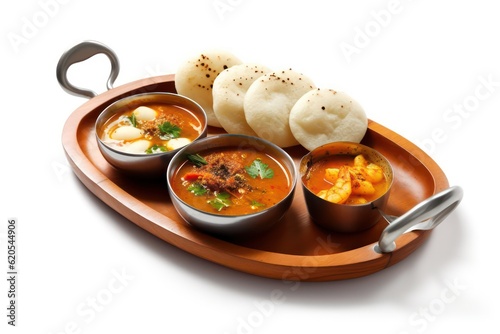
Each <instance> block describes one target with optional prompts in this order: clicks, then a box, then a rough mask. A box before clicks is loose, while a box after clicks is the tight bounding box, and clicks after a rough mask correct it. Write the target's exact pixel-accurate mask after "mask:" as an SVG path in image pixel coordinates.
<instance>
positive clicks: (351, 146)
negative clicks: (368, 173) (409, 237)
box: [299, 142, 394, 232]
mask: <svg viewBox="0 0 500 334" xmlns="http://www.w3.org/2000/svg"><path fill="white" fill-rule="evenodd" d="M358 154H363V155H365V157H366V158H367V159H368V160H369V161H372V162H374V163H376V164H377V165H379V166H380V167H381V168H382V169H383V170H384V174H385V176H386V178H387V181H388V187H387V191H386V192H385V193H384V194H383V195H382V196H380V197H379V198H377V199H375V200H374V201H372V202H368V203H365V204H357V205H346V204H337V203H332V202H329V201H327V200H325V199H322V198H320V197H318V196H317V195H316V194H314V193H313V192H312V191H311V190H309V188H307V186H306V184H305V182H304V180H305V178H307V177H308V171H309V169H310V168H311V166H312V165H313V164H315V163H316V162H318V161H319V160H321V159H324V158H327V157H329V156H332V155H351V156H353V158H354V156H356V155H358ZM299 171H300V175H301V179H302V188H303V190H304V197H305V201H306V205H307V209H308V211H309V215H310V216H311V218H312V220H313V221H314V222H315V223H316V224H318V225H321V226H323V227H325V228H327V229H329V230H332V231H336V232H359V231H362V230H366V229H368V228H370V227H372V226H373V225H375V224H376V223H377V221H378V220H379V219H380V218H381V214H380V211H379V210H381V211H384V210H385V207H386V205H387V200H388V198H389V193H390V190H391V186H392V182H393V179H394V174H393V170H392V167H391V164H390V163H389V161H388V160H387V159H386V158H385V157H384V156H383V155H382V154H380V153H379V152H377V151H376V150H374V149H372V148H370V147H367V146H365V145H362V144H358V143H352V142H333V143H329V144H325V145H323V146H320V147H318V148H316V149H314V150H313V151H311V152H309V153H308V154H306V155H305V156H304V157H303V158H302V159H301V161H300V167H299Z"/></svg>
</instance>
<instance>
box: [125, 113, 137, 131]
mask: <svg viewBox="0 0 500 334" xmlns="http://www.w3.org/2000/svg"><path fill="white" fill-rule="evenodd" d="M127 118H128V120H129V121H130V123H132V126H133V127H134V128H136V127H137V118H135V114H134V113H132V115H130V116H127Z"/></svg>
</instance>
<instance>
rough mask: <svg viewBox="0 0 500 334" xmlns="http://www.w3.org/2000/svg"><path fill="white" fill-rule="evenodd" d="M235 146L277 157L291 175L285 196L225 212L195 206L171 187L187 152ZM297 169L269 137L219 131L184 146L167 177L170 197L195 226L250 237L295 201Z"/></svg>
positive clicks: (221, 234) (222, 234) (259, 231)
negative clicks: (247, 210)
mask: <svg viewBox="0 0 500 334" xmlns="http://www.w3.org/2000/svg"><path fill="white" fill-rule="evenodd" d="M224 147H236V148H245V149H253V150H256V151H259V152H265V153H267V154H268V155H269V156H271V157H273V158H274V159H276V160H277V161H278V162H280V163H281V165H282V166H283V167H284V169H285V170H286V171H287V173H288V174H289V177H290V190H289V192H288V194H287V195H286V197H285V198H284V199H282V200H281V201H280V202H278V203H276V204H275V205H274V206H272V207H269V208H267V209H265V210H263V211H260V212H256V213H251V214H246V215H223V214H217V213H213V212H207V211H203V210H200V209H198V208H195V207H193V206H191V205H189V204H187V203H186V202H184V201H183V200H182V199H181V198H180V197H179V196H178V195H177V194H176V193H175V192H174V191H173V188H172V178H173V177H174V175H175V173H176V171H177V169H178V168H180V167H181V165H182V164H183V163H185V161H186V156H187V155H188V154H197V153H200V152H203V151H206V150H208V149H214V148H224ZM297 175H298V173H297V169H296V166H295V163H294V161H293V159H292V158H291V157H290V156H289V155H288V153H286V152H285V151H284V150H283V149H281V148H280V147H278V146H276V145H274V144H272V143H271V142H268V141H267V140H264V139H261V138H256V137H252V136H246V135H238V134H220V135H214V136H210V137H207V138H204V139H200V140H198V141H196V142H193V143H191V144H190V145H189V146H186V147H184V148H182V149H181V150H180V151H179V152H178V153H177V154H176V155H175V156H174V157H173V158H172V160H171V161H170V164H169V165H168V169H167V173H166V178H167V183H168V190H169V194H170V199H171V200H172V203H173V204H174V207H175V209H176V210H177V212H178V213H179V215H180V216H181V217H182V218H183V219H184V220H185V221H186V222H188V223H189V224H191V225H192V226H194V227H196V228H199V229H200V230H203V231H205V232H208V233H211V234H216V235H219V236H230V237H247V236H252V235H256V234H258V233H262V232H264V231H265V230H267V229H269V228H270V227H271V226H273V225H274V224H275V223H276V222H278V221H279V220H280V219H281V218H282V217H283V216H284V214H285V213H286V212H287V210H288V209H289V208H290V205H291V204H292V200H293V197H294V192H295V187H296V183H297Z"/></svg>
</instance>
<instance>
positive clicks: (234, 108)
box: [212, 63, 271, 136]
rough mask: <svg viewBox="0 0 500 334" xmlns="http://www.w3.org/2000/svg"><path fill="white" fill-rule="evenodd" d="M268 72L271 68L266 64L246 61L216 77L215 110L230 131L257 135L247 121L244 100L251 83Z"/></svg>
mask: <svg viewBox="0 0 500 334" xmlns="http://www.w3.org/2000/svg"><path fill="white" fill-rule="evenodd" d="M268 72H271V70H270V69H269V68H267V67H266V66H264V65H261V64H253V63H252V64H250V63H245V64H240V65H234V66H232V67H230V68H228V69H226V70H224V71H222V72H221V73H220V74H219V75H218V76H217V78H215V81H214V85H213V89H212V95H213V110H214V113H215V116H216V117H217V119H218V121H219V123H220V124H221V126H222V127H223V128H224V130H226V131H227V132H228V133H237V134H245V135H249V136H257V134H256V133H255V131H254V130H253V129H252V128H251V127H250V125H248V123H247V121H246V118H245V111H244V107H243V101H244V99H245V95H246V92H247V90H248V88H249V87H250V85H251V84H252V83H253V82H254V81H255V80H257V79H258V78H259V77H261V76H263V75H264V74H266V73H268Z"/></svg>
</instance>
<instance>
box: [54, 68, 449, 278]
mask: <svg viewBox="0 0 500 334" xmlns="http://www.w3.org/2000/svg"><path fill="white" fill-rule="evenodd" d="M154 91H160V92H175V85H174V75H165V76H157V77H151V78H148V79H143V80H138V81H135V82H131V83H129V84H125V85H122V86H120V87H117V88H113V89H111V90H109V91H107V92H105V93H102V94H100V95H97V96H95V97H93V98H91V99H90V100H89V101H88V102H86V103H84V104H83V105H82V106H80V107H79V108H78V109H76V110H75V111H74V112H73V113H72V114H71V115H70V117H69V118H68V120H67V122H66V124H65V126H64V129H63V134H62V143H63V148H64V150H65V154H66V156H67V158H68V161H69V163H70V165H71V167H72V168H73V170H74V172H75V174H76V175H77V177H78V178H79V179H80V180H81V182H82V183H83V184H84V185H85V186H86V187H87V188H88V189H89V190H90V191H91V192H92V193H93V194H95V195H96V196H97V197H98V198H100V199H101V200H102V201H103V202H104V203H106V204H107V205H108V206H110V207H111V208H113V209H114V210H116V211H117V212H118V213H120V214H121V215H123V216H124V217H126V218H127V219H129V220H130V221H131V222H133V223H135V224H137V225H138V226H140V227H141V228H143V229H145V230H146V231H148V232H149V233H152V234H153V235H155V236H157V237H159V238H161V239H163V240H164V241H166V242H168V243H170V244H172V245H174V246H176V247H179V248H180V249H183V250H185V251H187V252H189V253H192V254H194V255H196V256H198V257H201V258H204V259H206V260H209V261H212V262H214V263H218V264H220V265H223V266H226V267H229V268H232V269H235V270H239V271H242V272H246V273H249V274H254V275H258V276H263V277H269V278H274V279H283V280H301V281H332V280H341V279H349V278H355V277H361V276H366V275H369V274H372V273H375V272H378V271H380V270H382V269H384V268H387V267H389V266H392V265H393V264H396V263H398V262H399V261H401V260H403V259H405V258H406V257H407V256H408V255H409V254H411V253H412V252H413V251H415V250H416V249H417V248H418V247H419V246H420V245H422V243H423V242H424V241H425V240H426V239H427V238H428V237H429V236H430V234H431V232H432V231H431V230H418V231H411V232H407V233H405V234H403V235H401V236H400V237H399V238H397V240H396V248H395V249H394V250H393V251H392V252H389V253H380V252H377V251H376V247H375V245H376V244H377V242H378V240H379V237H380V235H381V233H382V231H383V230H384V228H385V227H386V226H387V222H386V221H385V220H384V219H382V218H381V219H380V221H379V222H378V223H377V224H376V225H375V226H374V227H373V228H370V229H369V230H367V231H364V232H361V233H356V234H339V233H332V232H329V231H327V230H324V229H322V228H321V227H319V226H317V225H315V224H313V222H312V221H311V220H310V217H309V215H308V212H307V209H306V206H305V202H304V198H303V193H302V189H301V187H300V186H297V189H296V193H295V197H294V201H293V203H292V206H291V208H290V210H289V211H288V212H287V214H286V215H285V216H284V217H283V219H282V220H281V221H280V222H278V223H277V224H276V225H275V226H274V227H272V228H271V230H269V231H268V232H266V233H264V234H262V235H260V236H257V237H252V238H248V239H222V238H219V237H215V236H211V235H208V234H206V233H204V232H201V231H199V230H197V229H195V228H193V227H192V226H191V225H189V224H188V223H186V222H185V221H184V220H182V218H181V217H180V216H179V215H178V214H177V212H176V211H175V209H174V207H173V204H172V202H171V201H170V198H169V195H168V191H167V184H166V181H164V182H163V180H157V181H155V182H153V181H145V180H137V179H134V178H131V177H130V176H125V175H123V174H121V173H120V172H119V171H117V170H115V169H114V168H113V167H111V166H110V165H109V164H108V163H107V162H106V160H104V158H103V157H102V155H101V153H100V152H99V149H98V148H97V143H96V138H95V131H94V124H95V121H96V118H97V116H98V115H99V114H100V112H101V111H102V110H103V109H104V108H105V107H106V106H107V105H109V104H111V103H112V102H114V101H116V100H118V99H120V98H122V97H125V96H128V95H132V94H137V93H145V92H154ZM221 131H222V130H221V129H216V128H210V129H209V135H211V134H215V133H221ZM362 143H363V144H365V145H368V146H370V147H373V148H375V149H376V150H378V151H380V152H381V153H382V154H383V155H385V157H387V159H388V160H389V161H390V162H391V164H392V166H393V168H394V172H395V183H394V185H393V189H392V192H391V195H390V198H389V204H388V208H387V210H386V213H387V214H390V215H396V216H399V215H401V214H403V213H405V212H407V211H408V210H409V209H411V208H412V207H414V206H415V205H417V204H418V203H420V202H422V201H423V200H425V199H426V198H428V197H430V196H432V195H434V194H436V193H438V192H440V191H442V190H444V189H446V188H448V186H449V185H448V180H447V178H446V176H445V174H444V173H443V171H442V170H441V168H440V167H439V166H438V165H437V164H436V163H435V162H434V161H433V160H432V159H431V158H430V157H429V156H428V155H427V154H425V153H424V152H423V151H422V150H421V149H419V148H418V147H417V146H415V145H414V144H412V143H411V142H409V141H408V140H406V139H405V138H403V137H401V136H399V135H398V134H396V133H394V132H393V131H391V130H389V129H387V128H385V127H383V126H382V125H380V124H378V123H376V122H374V121H372V120H370V121H369V124H368V131H367V133H366V135H365V137H364V138H363V140H362ZM286 151H287V152H288V153H290V155H291V156H292V157H293V158H294V160H295V161H296V163H297V166H298V163H299V160H300V158H301V157H302V156H303V155H304V154H306V153H307V151H306V150H305V149H304V148H302V147H301V146H296V147H292V148H288V149H286Z"/></svg>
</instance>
